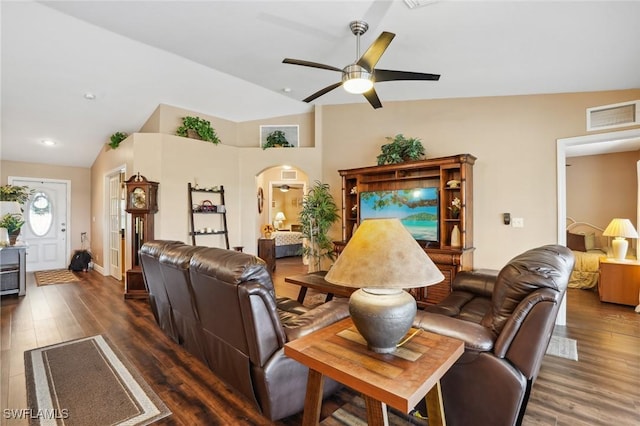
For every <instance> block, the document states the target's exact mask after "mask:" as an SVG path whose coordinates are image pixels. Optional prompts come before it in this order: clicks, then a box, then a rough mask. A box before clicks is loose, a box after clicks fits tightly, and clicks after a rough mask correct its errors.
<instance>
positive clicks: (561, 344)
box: [547, 336, 578, 361]
mask: <svg viewBox="0 0 640 426" xmlns="http://www.w3.org/2000/svg"><path fill="white" fill-rule="evenodd" d="M547 355H553V356H557V357H560V358H567V359H571V360H574V361H577V360H578V342H577V341H576V340H575V339H569V338H568V337H560V336H551V340H550V341H549V347H548V348H547Z"/></svg>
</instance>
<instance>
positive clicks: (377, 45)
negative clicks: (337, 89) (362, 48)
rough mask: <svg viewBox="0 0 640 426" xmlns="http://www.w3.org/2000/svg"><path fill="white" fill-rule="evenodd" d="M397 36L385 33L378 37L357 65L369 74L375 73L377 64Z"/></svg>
mask: <svg viewBox="0 0 640 426" xmlns="http://www.w3.org/2000/svg"><path fill="white" fill-rule="evenodd" d="M395 36H396V35H395V34H394V33H389V32H386V31H383V32H382V34H380V35H379V36H378V38H377V39H376V41H374V42H373V43H371V46H369V48H368V49H367V51H366V52H364V54H363V55H362V56H361V57H360V59H358V62H356V64H358V65H360V66H361V67H363V68H365V69H366V70H367V71H369V72H371V71H373V69H374V68H375V67H376V64H377V63H378V61H379V60H380V57H382V54H383V53H384V51H385V50H387V47H389V44H391V40H393V38H394V37H395Z"/></svg>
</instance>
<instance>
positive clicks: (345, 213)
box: [336, 154, 476, 307]
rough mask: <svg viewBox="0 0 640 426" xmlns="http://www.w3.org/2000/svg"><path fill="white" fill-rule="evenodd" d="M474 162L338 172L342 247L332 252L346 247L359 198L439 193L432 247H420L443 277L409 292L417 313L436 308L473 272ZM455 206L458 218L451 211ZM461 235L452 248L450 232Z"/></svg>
mask: <svg viewBox="0 0 640 426" xmlns="http://www.w3.org/2000/svg"><path fill="white" fill-rule="evenodd" d="M475 160H476V157H474V156H473V155H471V154H459V155H454V156H449V157H441V158H431V159H428V160H420V161H408V162H404V163H400V164H387V165H383V166H370V167H361V168H355V169H348V170H339V173H340V176H341V177H342V241H338V242H336V250H337V251H338V252H339V251H341V249H342V247H344V245H345V244H346V243H347V242H348V241H349V239H350V238H351V235H352V234H353V230H354V227H355V226H357V224H359V221H360V214H359V213H360V212H359V194H361V193H363V192H370V191H388V190H397V189H413V188H436V189H437V192H438V205H439V208H438V210H439V211H438V234H439V238H438V241H437V242H429V243H424V250H425V251H426V253H427V255H429V257H430V258H431V260H433V262H434V263H435V264H436V266H438V268H439V269H440V270H441V271H442V274H443V275H444V276H445V279H444V281H443V282H442V283H440V284H436V285H433V286H430V287H423V288H417V289H412V290H411V291H410V292H411V294H412V295H413V296H414V297H415V298H416V301H417V302H418V305H419V306H421V307H424V306H427V305H430V304H435V303H438V302H440V301H441V300H442V299H444V298H445V297H446V296H447V295H448V294H449V293H450V292H451V282H452V281H453V279H454V278H455V276H456V273H457V272H459V271H462V270H471V269H473V250H474V247H473V165H474V163H475ZM455 199H458V200H460V202H459V204H460V209H459V212H458V214H454V213H453V211H452V209H450V207H452V206H453V201H454V200H455ZM456 225H457V226H458V229H459V231H460V245H459V246H453V245H452V242H451V234H452V231H453V229H454V226H456Z"/></svg>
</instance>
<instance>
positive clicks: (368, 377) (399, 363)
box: [284, 318, 464, 426]
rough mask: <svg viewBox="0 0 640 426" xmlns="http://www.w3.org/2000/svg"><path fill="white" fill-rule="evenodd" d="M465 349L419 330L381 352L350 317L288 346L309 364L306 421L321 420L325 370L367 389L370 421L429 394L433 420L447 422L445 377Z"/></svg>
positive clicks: (364, 391)
mask: <svg viewBox="0 0 640 426" xmlns="http://www.w3.org/2000/svg"><path fill="white" fill-rule="evenodd" d="M413 331H415V330H414V329H412V331H411V332H413ZM411 332H410V333H411ZM463 352H464V343H463V342H462V341H460V340H457V339H453V338H450V337H446V336H440V335H438V334H433V333H429V332H427V331H424V330H420V331H419V332H418V333H417V334H416V335H415V336H414V337H413V338H411V339H410V340H409V341H408V342H407V343H405V344H404V345H403V346H402V347H401V348H399V349H397V350H396V351H395V352H393V353H391V354H378V353H375V352H372V351H370V350H368V349H367V346H366V343H365V342H364V340H363V339H362V337H361V336H360V334H359V333H358V331H357V330H356V329H355V327H354V326H353V323H352V322H351V318H347V319H344V320H342V321H339V322H337V323H335V324H333V325H331V326H329V327H326V328H323V329H321V330H319V331H316V332H314V333H311V334H309V335H307V336H304V337H302V338H300V339H296V340H294V341H292V342H288V343H287V344H285V346H284V353H285V355H287V356H288V357H290V358H293V359H295V360H296V361H298V362H300V363H302V364H304V365H306V366H307V367H309V378H308V381H307V396H306V399H305V405H304V415H303V422H302V424H303V425H317V424H318V421H319V420H320V408H321V405H322V386H323V380H322V378H323V376H327V377H330V378H332V379H333V380H336V381H338V382H340V383H343V384H344V385H346V386H348V387H350V388H351V389H354V390H355V391H358V392H361V393H362V396H363V398H364V400H365V402H366V407H367V422H368V424H369V425H370V426H371V425H387V424H388V417H387V405H390V406H391V407H394V408H396V409H398V410H400V411H402V412H404V413H408V412H409V411H411V410H412V409H413V408H414V407H415V406H416V405H417V404H418V403H419V402H420V400H421V399H422V398H423V397H425V395H426V401H427V410H428V415H429V425H445V424H446V422H445V418H444V406H443V404H442V393H441V390H440V378H441V377H442V376H443V375H444V374H445V373H446V372H447V370H448V369H449V368H450V367H451V366H452V365H453V363H454V362H455V361H456V360H457V359H458V358H459V357H460V356H461V355H462V353H463Z"/></svg>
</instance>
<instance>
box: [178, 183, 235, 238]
mask: <svg viewBox="0 0 640 426" xmlns="http://www.w3.org/2000/svg"><path fill="white" fill-rule="evenodd" d="M187 185H188V187H187V190H188V192H189V213H190V216H191V231H190V233H189V235H191V244H193V245H194V246H195V245H196V237H200V236H211V235H220V236H224V243H225V247H226V248H227V249H229V231H228V228H227V208H226V206H225V203H224V186H222V185H221V186H219V187H215V188H214V189H200V188H194V187H193V186H191V183H188V184H187ZM209 198H217V200H216V199H214V200H210V199H209ZM216 201H219V203H218V204H214V203H215V202H216ZM214 217H218V218H219V220H218V221H214V220H210V219H213V218H214ZM197 218H202V219H203V220H199V219H197Z"/></svg>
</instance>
